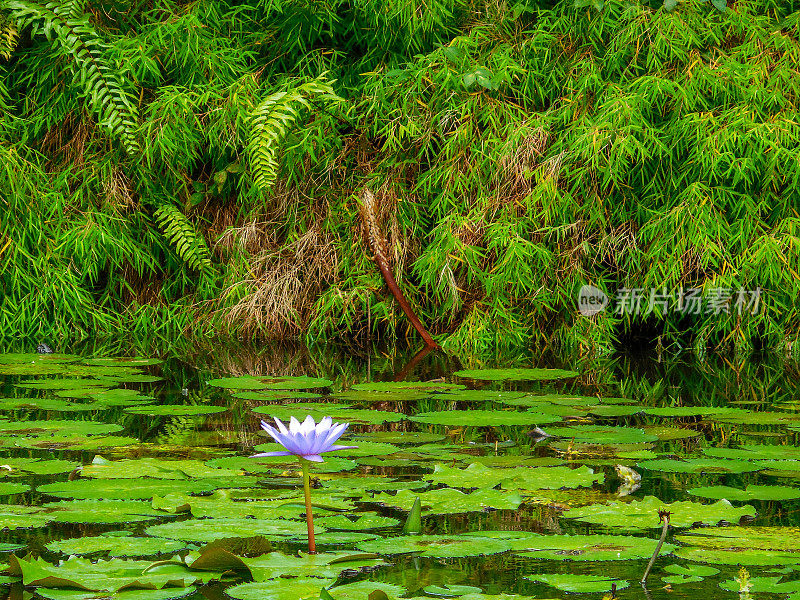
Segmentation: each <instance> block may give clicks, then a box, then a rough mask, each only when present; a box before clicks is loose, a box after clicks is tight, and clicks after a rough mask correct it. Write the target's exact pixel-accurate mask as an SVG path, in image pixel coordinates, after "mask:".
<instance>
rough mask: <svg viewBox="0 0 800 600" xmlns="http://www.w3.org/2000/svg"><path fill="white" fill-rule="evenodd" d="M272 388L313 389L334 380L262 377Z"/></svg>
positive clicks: (304, 377)
mask: <svg viewBox="0 0 800 600" xmlns="http://www.w3.org/2000/svg"><path fill="white" fill-rule="evenodd" d="M262 381H264V383H266V384H267V389H270V390H311V389H316V388H325V387H329V386H331V385H333V381H331V380H330V379H325V378H324V377H306V376H305V375H304V376H302V377H271V378H266V377H264V378H262Z"/></svg>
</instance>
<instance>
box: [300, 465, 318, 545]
mask: <svg viewBox="0 0 800 600" xmlns="http://www.w3.org/2000/svg"><path fill="white" fill-rule="evenodd" d="M299 460H300V467H301V468H302V469H303V491H304V492H305V496H306V524H307V525H308V552H309V554H316V553H317V545H316V543H315V541H314V515H313V513H312V511H311V477H310V475H309V473H308V461H307V460H306V459H304V458H300V459H299Z"/></svg>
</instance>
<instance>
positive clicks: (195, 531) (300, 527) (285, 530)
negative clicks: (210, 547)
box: [145, 518, 325, 542]
mask: <svg viewBox="0 0 800 600" xmlns="http://www.w3.org/2000/svg"><path fill="white" fill-rule="evenodd" d="M314 530H315V532H316V531H319V532H320V533H323V532H324V531H325V528H324V527H317V526H315V528H314ZM145 533H146V534H147V535H152V536H154V537H165V538H169V539H173V540H182V541H185V542H213V541H215V540H221V539H225V538H248V537H253V536H257V535H261V536H264V537H266V538H272V539H279V538H297V537H305V536H306V535H308V532H307V531H306V524H305V523H302V522H300V521H289V520H286V519H240V518H239V519H237V518H233V519H230V518H220V519H203V520H197V519H190V520H189V521H177V522H174V523H162V524H160V525H151V526H150V527H148V528H147V529H146V530H145Z"/></svg>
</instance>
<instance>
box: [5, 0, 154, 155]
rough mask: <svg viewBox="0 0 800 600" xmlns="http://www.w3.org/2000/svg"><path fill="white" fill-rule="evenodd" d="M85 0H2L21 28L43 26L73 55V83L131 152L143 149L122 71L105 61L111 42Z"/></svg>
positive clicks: (58, 45)
mask: <svg viewBox="0 0 800 600" xmlns="http://www.w3.org/2000/svg"><path fill="white" fill-rule="evenodd" d="M82 4H83V3H82V2H80V1H76V0H68V1H66V2H48V3H46V4H38V3H36V2H28V1H22V0H3V1H0V8H4V9H6V10H8V11H9V15H10V16H11V18H12V19H13V20H16V22H17V25H18V26H19V28H20V29H23V28H25V27H29V26H30V27H31V28H32V32H31V33H32V34H36V33H38V32H39V31H40V30H41V31H43V32H44V34H45V36H47V39H48V40H49V41H50V42H51V43H52V44H53V47H54V48H55V49H56V50H57V51H59V52H61V53H62V54H63V55H65V56H66V57H67V58H69V59H70V65H71V67H72V70H73V73H74V77H73V83H74V84H75V85H76V88H78V89H79V90H81V93H82V94H83V96H85V97H86V99H87V101H88V104H89V106H90V108H91V110H92V111H93V112H94V113H95V115H96V116H97V119H98V123H99V124H100V126H101V127H103V128H104V129H106V130H107V131H108V132H109V133H110V134H111V135H112V136H115V137H118V138H119V139H120V141H121V142H122V145H123V146H124V148H125V150H126V152H127V153H128V154H131V155H132V154H135V153H137V152H138V151H139V143H138V141H137V140H136V138H135V136H134V131H135V128H136V121H137V111H136V105H135V104H134V102H133V100H132V99H131V97H130V96H129V94H128V92H127V91H126V90H125V89H124V88H123V86H122V83H121V80H120V77H119V76H118V75H117V74H116V72H115V71H114V70H113V69H112V68H111V66H110V65H109V63H108V62H107V61H106V59H105V57H104V54H105V52H106V51H107V46H106V45H105V44H104V43H103V42H102V40H101V39H100V37H99V36H98V35H97V32H96V31H95V30H94V28H93V27H92V26H91V24H90V23H89V19H88V16H86V15H84V14H82Z"/></svg>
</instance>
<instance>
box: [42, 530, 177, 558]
mask: <svg viewBox="0 0 800 600" xmlns="http://www.w3.org/2000/svg"><path fill="white" fill-rule="evenodd" d="M185 548H186V544H185V543H184V542H179V541H177V540H168V539H162V538H154V537H151V538H142V537H132V536H130V537H129V536H118V535H108V534H103V535H99V536H95V537H82V538H72V539H67V540H59V541H56V542H50V543H49V544H48V545H47V549H48V550H50V552H60V553H61V554H66V555H78V556H85V555H87V554H100V553H102V554H107V555H109V556H112V557H128V558H130V557H137V556H153V555H157V554H167V553H177V552H178V551H180V550H183V549H185Z"/></svg>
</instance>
